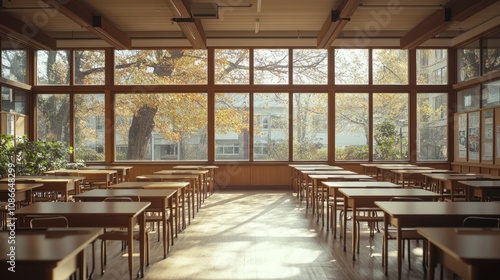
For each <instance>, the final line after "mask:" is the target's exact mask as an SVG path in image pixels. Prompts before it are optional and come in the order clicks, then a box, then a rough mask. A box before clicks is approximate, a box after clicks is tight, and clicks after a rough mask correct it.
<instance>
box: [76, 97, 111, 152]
mask: <svg viewBox="0 0 500 280" xmlns="http://www.w3.org/2000/svg"><path fill="white" fill-rule="evenodd" d="M73 111H74V114H75V116H74V126H75V149H74V155H75V160H76V161H81V160H82V161H85V162H89V161H104V148H105V131H104V128H105V125H104V120H105V118H104V94H102V93H98V94H75V97H74V109H73Z"/></svg>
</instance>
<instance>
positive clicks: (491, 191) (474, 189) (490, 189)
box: [458, 180, 500, 201]
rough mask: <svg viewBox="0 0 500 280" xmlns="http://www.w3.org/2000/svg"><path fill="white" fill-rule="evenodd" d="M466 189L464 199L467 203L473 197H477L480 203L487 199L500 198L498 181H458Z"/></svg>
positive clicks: (499, 182) (499, 181)
mask: <svg viewBox="0 0 500 280" xmlns="http://www.w3.org/2000/svg"><path fill="white" fill-rule="evenodd" d="M458 182H459V183H460V184H462V185H465V186H466V187H467V189H466V191H465V193H466V195H465V198H466V200H467V201H469V200H470V199H471V198H473V197H478V198H479V200H480V201H485V200H486V199H487V198H491V197H497V198H498V197H500V180H485V181H482V180H470V181H458Z"/></svg>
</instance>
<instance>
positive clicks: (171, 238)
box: [164, 192, 178, 245]
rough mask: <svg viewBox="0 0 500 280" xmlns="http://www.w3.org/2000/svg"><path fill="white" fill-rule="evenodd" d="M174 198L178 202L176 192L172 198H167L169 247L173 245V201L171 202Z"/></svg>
mask: <svg viewBox="0 0 500 280" xmlns="http://www.w3.org/2000/svg"><path fill="white" fill-rule="evenodd" d="M174 198H175V201H176V202H178V200H177V192H176V194H175V196H174V197H169V198H168V201H169V204H170V217H169V220H170V245H174V201H173V200H174ZM176 221H177V218H176ZM164 232H165V230H164Z"/></svg>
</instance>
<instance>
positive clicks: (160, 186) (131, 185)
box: [109, 181, 194, 235]
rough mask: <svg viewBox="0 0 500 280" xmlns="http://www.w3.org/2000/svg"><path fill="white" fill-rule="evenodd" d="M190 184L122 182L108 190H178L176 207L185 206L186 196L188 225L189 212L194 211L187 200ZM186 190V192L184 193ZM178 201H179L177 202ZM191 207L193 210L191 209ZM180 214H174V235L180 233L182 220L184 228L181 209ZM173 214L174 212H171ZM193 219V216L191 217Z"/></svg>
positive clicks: (184, 218)
mask: <svg viewBox="0 0 500 280" xmlns="http://www.w3.org/2000/svg"><path fill="white" fill-rule="evenodd" d="M190 186H191V185H190V183H189V182H133V181H129V182H123V183H118V184H116V185H112V186H110V187H109V189H145V190H172V189H175V190H178V192H179V193H180V195H176V201H177V205H186V204H185V202H186V199H185V197H186V196H187V208H188V215H187V217H188V224H190V223H191V218H190V213H191V210H192V211H194V207H193V204H191V201H190V199H189V192H190V191H189V188H190ZM186 189H187V191H186ZM179 200H180V201H179ZM191 207H193V208H191ZM180 210H181V211H180V214H177V212H175V224H176V229H177V231H176V235H177V232H178V231H180V229H181V227H180V222H181V219H182V229H185V228H186V226H187V225H186V209H185V208H184V207H182V208H181V209H180ZM172 213H174V212H172ZM193 217H194V216H193Z"/></svg>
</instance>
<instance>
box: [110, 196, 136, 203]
mask: <svg viewBox="0 0 500 280" xmlns="http://www.w3.org/2000/svg"><path fill="white" fill-rule="evenodd" d="M104 201H114V202H128V201H129V202H133V201H141V199H140V198H139V196H137V195H130V196H129V195H126V196H110V197H106V198H105V199H104Z"/></svg>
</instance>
